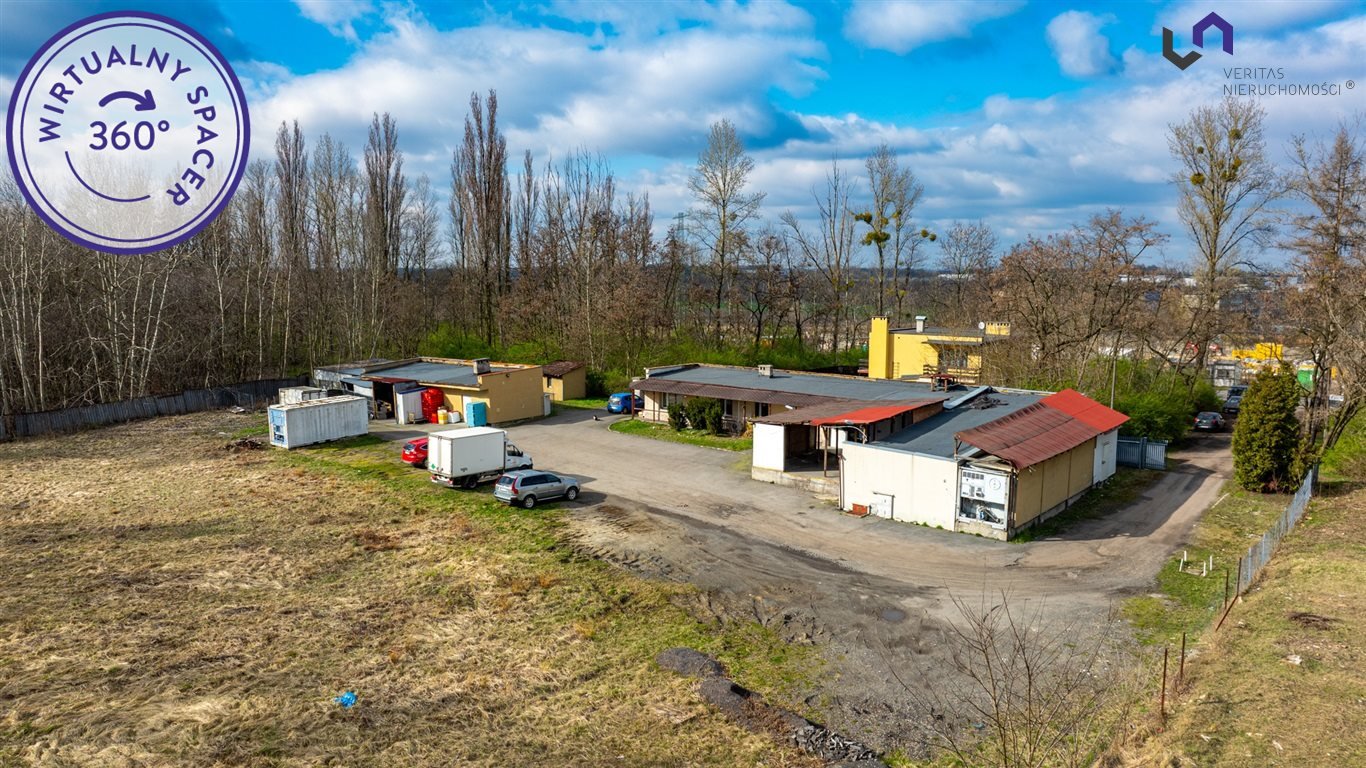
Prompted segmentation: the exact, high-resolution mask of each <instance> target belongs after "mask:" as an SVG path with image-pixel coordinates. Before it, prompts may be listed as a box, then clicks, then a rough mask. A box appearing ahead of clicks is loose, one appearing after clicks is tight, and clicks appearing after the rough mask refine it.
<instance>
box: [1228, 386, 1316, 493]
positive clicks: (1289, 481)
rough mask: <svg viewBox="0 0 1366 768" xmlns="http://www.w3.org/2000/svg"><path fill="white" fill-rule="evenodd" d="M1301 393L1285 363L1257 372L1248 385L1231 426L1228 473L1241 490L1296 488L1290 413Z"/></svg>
mask: <svg viewBox="0 0 1366 768" xmlns="http://www.w3.org/2000/svg"><path fill="white" fill-rule="evenodd" d="M1301 394H1303V390H1302V389H1301V388H1300V385H1299V382H1297V381H1296V380H1295V373H1294V371H1292V370H1290V367H1289V366H1287V365H1282V366H1281V368H1280V370H1271V369H1265V370H1263V371H1262V372H1261V373H1258V374H1257V378H1256V379H1255V380H1253V382H1252V385H1251V386H1250V387H1248V390H1247V394H1245V395H1244V396H1243V402H1242V404H1241V408H1240V409H1239V412H1238V423H1237V425H1236V426H1235V427H1234V428H1233V474H1234V477H1235V478H1236V479H1237V480H1238V484H1239V485H1241V486H1242V487H1243V488H1246V489H1247V490H1249V491H1257V492H1258V493H1271V492H1285V491H1293V490H1295V488H1297V487H1298V486H1299V482H1300V476H1299V472H1297V471H1296V470H1297V469H1298V467H1297V466H1296V464H1297V462H1296V457H1297V456H1298V455H1299V452H1300V422H1299V419H1298V418H1297V417H1296V416H1295V409H1296V408H1297V407H1298V406H1299V401H1300V395H1301Z"/></svg>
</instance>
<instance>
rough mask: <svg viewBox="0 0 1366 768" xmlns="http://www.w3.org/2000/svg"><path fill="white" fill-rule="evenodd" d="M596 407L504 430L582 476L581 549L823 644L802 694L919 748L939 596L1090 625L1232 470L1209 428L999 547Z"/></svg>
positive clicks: (936, 656) (859, 728) (846, 721)
mask: <svg viewBox="0 0 1366 768" xmlns="http://www.w3.org/2000/svg"><path fill="white" fill-rule="evenodd" d="M592 415H593V414H592V413H590V412H586V411H569V412H566V413H562V414H559V415H557V416H555V417H552V418H549V419H546V420H544V421H541V422H537V423H534V424H529V425H525V426H519V427H514V428H513V429H512V430H510V434H511V438H512V439H513V440H514V441H515V442H516V443H517V444H518V445H519V446H520V447H521V448H522V449H523V450H525V451H527V452H528V453H530V454H531V455H532V456H533V457H535V461H536V466H537V467H542V468H545V469H548V470H553V471H560V472H566V473H568V474H572V475H574V476H576V477H578V478H579V479H580V481H581V482H582V483H583V487H584V493H583V496H582V497H581V500H580V502H579V504H578V505H577V506H575V507H573V512H572V518H571V519H572V528H573V532H574V533H573V535H574V536H575V537H577V539H578V541H579V543H580V544H581V546H582V547H583V548H584V549H585V550H587V551H589V552H592V553H594V554H597V555H599V556H601V557H604V558H606V559H609V560H612V561H614V562H618V563H621V564H622V565H624V566H626V567H629V568H631V569H633V570H637V571H640V572H643V573H646V574H652V575H656V576H660V577H667V578H672V579H678V580H683V581H688V582H691V583H694V584H696V585H697V586H699V587H701V588H703V589H704V590H707V592H708V593H709V594H708V596H707V597H706V598H703V603H704V604H703V605H700V606H698V609H699V612H700V613H701V614H702V615H704V616H705V615H707V614H708V613H709V612H710V613H711V614H712V615H715V616H716V618H717V619H718V620H725V619H726V618H729V617H732V616H737V617H741V618H745V619H750V618H752V619H757V620H758V621H760V622H762V623H764V624H766V625H768V626H772V627H774V628H776V629H777V630H778V631H780V632H782V633H783V634H785V635H786V636H787V637H789V638H790V639H792V640H794V641H797V642H819V643H820V644H821V645H822V646H824V647H826V648H827V649H828V650H829V651H830V653H828V654H827V655H828V656H829V658H830V659H831V666H830V679H829V680H828V681H826V682H827V683H828V684H827V685H825V686H824V687H823V691H822V696H821V698H820V700H819V701H818V700H816V699H814V698H813V699H812V701H811V702H809V703H810V704H811V705H812V706H813V707H814V708H816V709H817V710H818V711H819V713H820V714H821V715H822V716H824V717H825V718H827V719H828V720H829V721H830V722H831V724H832V725H834V726H836V727H837V728H839V729H841V730H842V731H845V732H847V733H850V734H851V735H854V736H856V737H860V738H862V739H864V740H867V741H869V742H870V743H873V744H875V745H878V746H881V747H883V748H888V747H891V746H899V747H903V748H914V745H913V744H911V743H909V742H908V741H907V739H908V737H909V736H910V733H909V731H908V728H907V718H908V717H913V714H912V713H913V712H914V709H915V698H916V697H915V696H914V695H912V694H911V693H910V692H908V691H906V690H905V688H906V687H911V688H915V687H917V686H924V685H935V684H938V683H940V682H942V680H943V675H944V674H945V671H944V666H945V665H944V664H943V660H944V658H945V654H946V649H945V648H944V646H943V644H942V638H941V629H942V627H943V622H944V621H946V620H951V619H952V618H954V617H955V616H956V609H955V608H954V606H953V604H952V601H951V599H950V597H951V596H954V597H958V598H960V599H965V600H967V601H969V602H978V601H980V600H982V599H983V598H984V596H988V597H989V598H991V599H994V598H995V597H996V596H997V595H999V593H1000V591H1001V590H1008V591H1009V593H1010V595H1011V598H1012V603H1013V604H1019V605H1020V606H1021V607H1027V608H1028V609H1029V610H1034V611H1039V612H1040V613H1041V614H1042V616H1043V617H1044V618H1045V619H1046V620H1051V621H1055V622H1058V623H1059V624H1063V623H1065V624H1067V625H1069V626H1073V627H1074V628H1076V629H1084V628H1086V627H1088V626H1092V627H1094V626H1099V625H1100V624H1101V623H1102V622H1103V621H1104V620H1105V617H1106V616H1107V614H1108V613H1109V609H1110V608H1112V607H1113V606H1114V604H1115V603H1116V601H1117V600H1118V599H1119V598H1122V597H1123V596H1126V595H1128V594H1133V593H1134V592H1136V591H1139V590H1143V589H1145V588H1146V587H1147V586H1148V585H1149V584H1150V582H1151V581H1152V580H1153V578H1154V577H1155V575H1156V573H1157V571H1158V569H1159V568H1160V567H1161V565H1162V562H1163V560H1164V558H1165V557H1166V556H1167V555H1168V554H1169V553H1170V552H1171V551H1172V550H1173V549H1175V548H1177V547H1178V546H1179V545H1180V543H1181V541H1182V540H1183V539H1184V538H1185V537H1186V536H1187V534H1188V533H1189V531H1190V529H1191V526H1192V525H1193V524H1194V523H1195V521H1196V520H1197V519H1198V517H1199V515H1200V513H1201V512H1202V511H1203V510H1204V509H1206V508H1207V507H1208V506H1209V505H1210V504H1212V503H1213V502H1214V501H1215V500H1216V494H1217V493H1218V488H1219V486H1220V484H1221V483H1222V481H1223V480H1224V479H1225V478H1226V477H1228V475H1229V473H1230V471H1231V461H1230V458H1229V452H1228V443H1229V441H1228V436H1227V435H1213V436H1208V437H1205V438H1203V439H1201V440H1200V441H1199V442H1198V444H1197V445H1196V446H1195V447H1194V448H1193V449H1191V450H1189V451H1186V452H1183V453H1181V454H1179V455H1176V456H1174V458H1175V459H1177V460H1178V463H1177V466H1176V468H1175V469H1173V470H1172V471H1170V472H1168V473H1166V474H1165V475H1164V476H1163V477H1162V478H1161V479H1160V480H1159V481H1158V482H1157V483H1156V484H1155V485H1154V486H1152V487H1151V488H1150V489H1149V490H1148V492H1147V493H1145V494H1144V496H1143V497H1142V498H1141V499H1140V500H1139V501H1138V502H1136V503H1134V504H1133V505H1131V506H1129V507H1127V508H1125V509H1123V510H1120V511H1118V512H1116V513H1114V514H1111V515H1109V516H1107V517H1106V518H1104V519H1102V520H1096V521H1091V522H1088V523H1085V524H1081V525H1078V526H1076V527H1075V528H1074V529H1073V530H1071V531H1069V532H1068V533H1067V534H1065V535H1063V536H1059V537H1056V538H1053V539H1048V540H1041V541H1036V542H1032V543H1029V544H1006V543H1002V542H997V541H992V540H987V539H980V538H977V537H972V536H965V535H962V534H955V533H948V532H944V531H938V530H933V529H927V528H920V527H916V526H910V525H906V524H903V523H896V522H892V521H889V520H884V519H879V518H862V519H860V518H854V517H850V516H847V515H842V514H840V513H839V512H838V510H836V509H835V507H834V506H833V505H832V504H829V503H825V502H820V501H817V500H815V499H814V498H813V497H811V496H810V495H809V494H807V493H805V492H803V491H798V490H795V489H792V488H786V487H782V486H774V485H769V484H765V483H759V482H756V481H754V480H751V479H750V478H749V455H748V454H747V453H734V452H728V451H721V450H713V449H706V448H698V447H694V446H690V445H679V444H674V443H668V442H663V441H657V440H650V439H648V438H642V437H636V436H631V435H624V434H620V433H616V432H612V431H610V430H609V429H608V426H609V423H610V421H611V420H615V419H616V418H619V417H607V416H602V415H601V414H600V417H601V420H600V421H594V420H593V418H592ZM893 672H895V673H896V674H893ZM898 678H899V679H898Z"/></svg>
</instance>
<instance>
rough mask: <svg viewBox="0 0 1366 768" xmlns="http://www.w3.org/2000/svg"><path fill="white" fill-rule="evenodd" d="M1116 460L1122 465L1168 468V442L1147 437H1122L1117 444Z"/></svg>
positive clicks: (1141, 467)
mask: <svg viewBox="0 0 1366 768" xmlns="http://www.w3.org/2000/svg"><path fill="white" fill-rule="evenodd" d="M1115 461H1116V462H1117V463H1118V464H1119V465H1120V466H1121V467H1138V468H1139V469H1166V468H1167V444H1166V443H1165V442H1163V441H1161V440H1149V439H1148V438H1146V437H1121V438H1119V441H1118V443H1117V444H1116V445H1115Z"/></svg>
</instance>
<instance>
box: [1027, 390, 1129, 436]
mask: <svg viewBox="0 0 1366 768" xmlns="http://www.w3.org/2000/svg"><path fill="white" fill-rule="evenodd" d="M1043 404H1044V405H1047V406H1048V407H1049V408H1056V409H1058V410H1060V411H1062V412H1063V413H1066V414H1069V415H1071V416H1073V417H1075V418H1078V419H1081V420H1082V421H1083V422H1085V423H1086V424H1087V425H1089V426H1091V427H1094V428H1096V429H1098V430H1100V431H1101V432H1109V431H1110V430H1112V429H1115V428H1116V427H1118V426H1119V425H1121V424H1123V423H1124V422H1126V421H1128V420H1129V417H1128V416H1125V415H1124V414H1122V413H1120V412H1119V411H1116V410H1113V409H1111V408H1107V407H1105V406H1104V405H1101V404H1100V403H1098V402H1096V401H1095V400H1092V399H1091V398H1089V397H1087V396H1086V395H1083V394H1082V393H1080V392H1078V391H1076V390H1075V389H1064V390H1062V391H1061V392H1055V393H1053V394H1051V395H1049V396H1048V397H1045V398H1044V399H1043Z"/></svg>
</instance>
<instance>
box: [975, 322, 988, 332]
mask: <svg viewBox="0 0 1366 768" xmlns="http://www.w3.org/2000/svg"><path fill="white" fill-rule="evenodd" d="M986 329H987V324H986V323H985V322H982V321H978V323H977V330H979V331H985V330H986Z"/></svg>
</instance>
